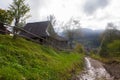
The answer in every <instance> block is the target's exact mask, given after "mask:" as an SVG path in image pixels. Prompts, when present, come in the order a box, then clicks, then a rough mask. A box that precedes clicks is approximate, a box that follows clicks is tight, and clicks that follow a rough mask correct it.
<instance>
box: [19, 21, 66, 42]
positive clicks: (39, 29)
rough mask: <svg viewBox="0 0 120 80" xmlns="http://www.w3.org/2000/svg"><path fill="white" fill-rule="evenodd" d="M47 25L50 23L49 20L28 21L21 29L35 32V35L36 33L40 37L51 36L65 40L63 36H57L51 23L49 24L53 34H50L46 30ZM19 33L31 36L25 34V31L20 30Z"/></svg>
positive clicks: (28, 35)
mask: <svg viewBox="0 0 120 80" xmlns="http://www.w3.org/2000/svg"><path fill="white" fill-rule="evenodd" d="M49 25H51V23H50V21H43V22H35V23H28V24H26V25H25V27H24V28H23V29H25V30H27V31H29V32H31V33H33V34H35V35H38V36H40V37H48V36H49V37H52V38H54V39H57V40H60V41H64V40H65V41H66V39H65V38H63V37H61V36H58V35H57V34H56V33H55V31H54V29H53V27H52V25H51V28H52V30H53V34H55V35H54V36H53V35H50V34H49V32H48V31H47V30H48V27H49ZM20 34H21V35H24V36H27V37H31V38H32V37H33V36H32V35H30V34H27V33H24V32H21V33H20Z"/></svg>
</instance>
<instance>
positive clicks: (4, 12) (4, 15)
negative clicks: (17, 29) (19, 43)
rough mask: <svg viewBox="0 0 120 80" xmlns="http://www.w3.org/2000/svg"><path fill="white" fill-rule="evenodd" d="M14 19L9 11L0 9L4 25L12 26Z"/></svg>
mask: <svg viewBox="0 0 120 80" xmlns="http://www.w3.org/2000/svg"><path fill="white" fill-rule="evenodd" d="M12 20H13V18H12V16H11V15H10V11H9V10H3V9H0V22H1V23H3V24H11V22H12Z"/></svg>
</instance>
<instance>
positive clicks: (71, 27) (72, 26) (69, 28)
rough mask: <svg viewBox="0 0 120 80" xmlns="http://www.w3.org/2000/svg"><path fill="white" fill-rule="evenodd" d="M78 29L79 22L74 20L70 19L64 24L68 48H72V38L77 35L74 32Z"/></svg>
mask: <svg viewBox="0 0 120 80" xmlns="http://www.w3.org/2000/svg"><path fill="white" fill-rule="evenodd" d="M79 28H80V21H79V20H78V19H74V18H71V19H70V20H69V21H68V22H67V23H66V24H64V25H63V31H64V35H65V37H66V38H67V39H68V41H69V45H70V48H73V47H72V46H73V41H74V37H75V36H76V35H77V34H78V33H77V32H76V31H75V30H76V29H79Z"/></svg>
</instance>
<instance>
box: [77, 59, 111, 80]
mask: <svg viewBox="0 0 120 80" xmlns="http://www.w3.org/2000/svg"><path fill="white" fill-rule="evenodd" d="M76 80H113V78H112V77H111V76H110V74H109V73H108V72H107V71H106V69H105V68H104V67H103V64H102V63H101V62H99V61H97V60H94V59H92V58H90V57H85V71H83V72H82V73H81V74H80V75H78V76H77V79H76Z"/></svg>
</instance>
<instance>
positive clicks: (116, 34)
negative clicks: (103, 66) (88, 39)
mask: <svg viewBox="0 0 120 80" xmlns="http://www.w3.org/2000/svg"><path fill="white" fill-rule="evenodd" d="M102 38H103V42H102V45H101V51H100V55H101V56H103V57H109V56H110V52H109V50H108V45H109V44H110V43H112V42H113V41H114V40H120V31H119V30H117V29H114V28H113V29H111V28H110V29H108V30H106V31H105V32H104V33H103V36H102Z"/></svg>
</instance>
